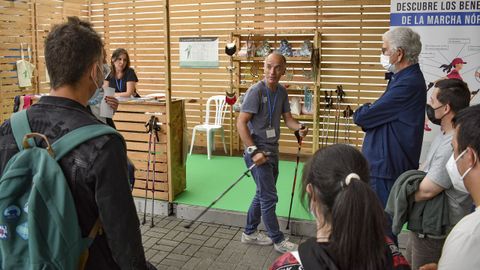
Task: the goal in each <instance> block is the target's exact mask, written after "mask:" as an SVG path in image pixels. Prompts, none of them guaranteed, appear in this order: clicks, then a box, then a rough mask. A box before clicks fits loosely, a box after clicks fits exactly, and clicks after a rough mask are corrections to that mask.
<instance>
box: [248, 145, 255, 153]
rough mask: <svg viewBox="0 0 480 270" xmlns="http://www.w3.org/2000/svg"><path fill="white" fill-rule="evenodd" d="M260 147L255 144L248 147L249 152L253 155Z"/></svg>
mask: <svg viewBox="0 0 480 270" xmlns="http://www.w3.org/2000/svg"><path fill="white" fill-rule="evenodd" d="M257 149H258V148H257V147H256V146H255V145H252V146H249V147H247V154H249V155H252V154H253V153H255V151H256V150H257Z"/></svg>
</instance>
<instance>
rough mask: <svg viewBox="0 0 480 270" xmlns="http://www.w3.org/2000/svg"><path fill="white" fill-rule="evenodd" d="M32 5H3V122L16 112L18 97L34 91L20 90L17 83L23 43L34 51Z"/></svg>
mask: <svg viewBox="0 0 480 270" xmlns="http://www.w3.org/2000/svg"><path fill="white" fill-rule="evenodd" d="M32 17H33V14H32V5H31V4H30V3H25V2H10V1H0V112H1V114H0V120H1V121H2V122H3V121H4V120H5V119H7V118H9V117H10V114H11V113H12V111H13V98H14V97H15V96H16V95H22V94H31V93H33V91H34V90H33V89H34V88H33V87H29V88H20V87H19V86H18V79H17V67H16V65H15V63H16V61H17V60H20V58H21V57H20V43H24V45H25V46H24V54H25V57H26V58H27V57H28V56H27V44H29V45H30V46H31V47H32V44H33V39H32V34H33V28H32V24H31V20H32Z"/></svg>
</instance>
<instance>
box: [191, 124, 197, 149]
mask: <svg viewBox="0 0 480 270" xmlns="http://www.w3.org/2000/svg"><path fill="white" fill-rule="evenodd" d="M195 131H196V129H195V128H193V131H192V142H191V143H190V155H192V150H193V144H194V143H195Z"/></svg>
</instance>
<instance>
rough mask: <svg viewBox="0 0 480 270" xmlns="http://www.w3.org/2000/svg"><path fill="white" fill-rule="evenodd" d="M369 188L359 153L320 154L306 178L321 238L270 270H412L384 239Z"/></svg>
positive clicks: (341, 148)
mask: <svg viewBox="0 0 480 270" xmlns="http://www.w3.org/2000/svg"><path fill="white" fill-rule="evenodd" d="M368 182H369V170H368V164H367V161H366V159H365V158H364V157H363V155H362V154H361V153H360V151H358V150H357V149H356V148H354V147H351V146H348V145H343V144H337V145H331V146H328V147H325V148H323V149H320V150H319V151H317V152H316V153H315V154H314V156H313V157H312V158H311V159H310V160H309V161H308V162H307V164H306V165H305V168H304V170H303V177H302V198H303V202H304V203H306V204H307V205H305V206H307V207H308V208H309V210H310V212H311V213H312V215H313V216H314V217H315V221H316V224H317V235H316V237H314V238H311V239H308V240H307V241H306V242H304V243H302V244H301V245H300V247H299V251H298V252H291V253H286V254H284V255H282V256H281V257H279V258H278V259H277V260H276V261H275V262H274V263H273V265H272V266H271V267H270V269H271V270H280V269H305V270H311V269H320V270H323V269H329V270H333V269H339V270H350V269H361V270H384V269H410V267H409V265H408V263H407V261H406V260H405V258H404V257H403V256H402V255H401V254H400V252H399V251H398V248H397V247H396V246H395V245H394V244H393V242H392V241H391V240H389V239H388V238H387V237H386V236H385V235H384V231H385V216H384V212H383V209H382V207H381V204H380V201H379V200H378V198H377V196H376V195H375V193H374V192H373V190H372V189H371V188H370V186H369V183H368Z"/></svg>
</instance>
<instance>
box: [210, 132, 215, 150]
mask: <svg viewBox="0 0 480 270" xmlns="http://www.w3.org/2000/svg"><path fill="white" fill-rule="evenodd" d="M210 143H211V144H212V151H215V148H216V147H215V129H212V131H211V137H210Z"/></svg>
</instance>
